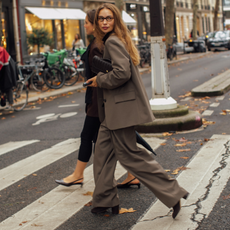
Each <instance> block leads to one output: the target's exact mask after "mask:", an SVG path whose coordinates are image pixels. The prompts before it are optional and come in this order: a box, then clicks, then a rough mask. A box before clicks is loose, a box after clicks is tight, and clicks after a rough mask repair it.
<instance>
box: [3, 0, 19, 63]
mask: <svg viewBox="0 0 230 230" xmlns="http://www.w3.org/2000/svg"><path fill="white" fill-rule="evenodd" d="M13 18H14V17H13V0H5V1H2V14H1V23H2V40H1V46H3V47H4V48H5V49H6V50H7V52H8V53H9V54H10V55H11V57H12V58H13V59H14V60H15V61H16V49H15V42H14V41H15V40H14V21H13Z"/></svg>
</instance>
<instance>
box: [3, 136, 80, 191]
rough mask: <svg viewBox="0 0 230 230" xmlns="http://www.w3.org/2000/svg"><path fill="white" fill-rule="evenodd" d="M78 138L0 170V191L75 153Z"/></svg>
mask: <svg viewBox="0 0 230 230" xmlns="http://www.w3.org/2000/svg"><path fill="white" fill-rule="evenodd" d="M79 146H80V138H76V139H68V140H66V141H63V142H61V143H59V144H57V145H54V146H52V147H51V148H49V149H46V150H43V151H40V152H38V153H36V154H34V155H33V156H30V157H27V158H25V159H24V160H21V161H19V162H16V163H14V164H12V165H10V166H8V167H6V168H4V169H1V170H0V175H1V178H0V190H2V189H4V188H6V187H8V186H10V185H12V184H14V183H16V182H17V181H19V180H21V179H23V178H25V177H26V176H28V175H30V174H31V173H33V172H35V171H37V170H39V169H41V168H43V167H45V166H47V165H49V164H51V163H53V162H55V161H57V160H59V159H60V158H62V157H65V156H67V155H68V154H70V153H72V152H74V151H76V150H77V149H78V148H79Z"/></svg>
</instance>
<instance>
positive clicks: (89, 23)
mask: <svg viewBox="0 0 230 230" xmlns="http://www.w3.org/2000/svg"><path fill="white" fill-rule="evenodd" d="M95 12H96V11H95V10H89V11H88V12H87V14H86V18H85V24H84V27H85V30H86V34H87V35H93V33H94V16H95ZM102 54H103V51H102V50H99V49H98V47H97V46H96V44H95V39H93V40H92V41H91V43H90V44H89V46H88V48H87V50H86V52H85V53H84V54H83V55H82V57H81V60H82V61H84V63H85V76H86V78H87V80H88V79H90V78H92V77H94V75H95V74H93V73H92V72H91V63H92V59H93V57H94V56H95V55H97V56H99V57H102ZM85 103H86V108H85V109H86V117H85V122H84V126H83V130H82V132H81V145H80V149H79V155H78V161H77V165H76V168H75V170H74V172H73V174H71V175H69V176H68V177H66V178H64V179H61V180H56V182H57V183H58V184H61V185H65V186H71V185H76V184H78V185H82V184H83V173H84V169H85V167H86V165H87V163H88V161H89V159H90V157H91V154H92V144H93V142H94V143H95V142H96V138H97V133H98V129H99V127H100V121H99V118H98V110H97V89H96V88H89V87H88V88H87V90H86V94H85Z"/></svg>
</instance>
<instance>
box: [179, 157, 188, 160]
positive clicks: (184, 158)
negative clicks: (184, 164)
mask: <svg viewBox="0 0 230 230" xmlns="http://www.w3.org/2000/svg"><path fill="white" fill-rule="evenodd" d="M180 158H181V159H185V160H187V159H188V158H189V157H180Z"/></svg>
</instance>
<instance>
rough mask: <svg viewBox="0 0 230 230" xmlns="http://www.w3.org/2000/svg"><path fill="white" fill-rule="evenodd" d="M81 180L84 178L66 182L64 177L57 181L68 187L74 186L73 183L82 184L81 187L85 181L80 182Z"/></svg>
mask: <svg viewBox="0 0 230 230" xmlns="http://www.w3.org/2000/svg"><path fill="white" fill-rule="evenodd" d="M79 180H83V178H81V179H78V180H75V181H73V182H70V183H66V182H65V181H64V180H63V179H61V180H55V182H56V183H57V184H60V185H64V186H66V187H69V186H72V185H81V187H82V186H83V182H78V181H79ZM76 182H78V183H76Z"/></svg>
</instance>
